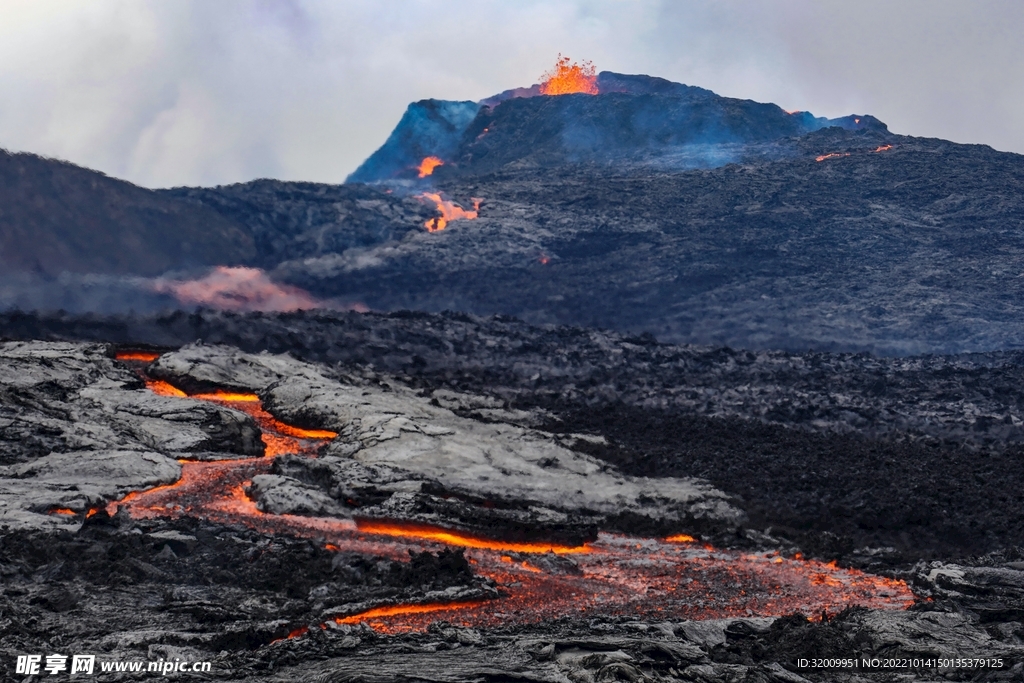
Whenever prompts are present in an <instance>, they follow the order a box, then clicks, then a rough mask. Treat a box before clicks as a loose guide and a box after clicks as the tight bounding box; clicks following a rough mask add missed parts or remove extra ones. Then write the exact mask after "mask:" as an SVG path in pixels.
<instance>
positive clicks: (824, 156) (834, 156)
mask: <svg viewBox="0 0 1024 683" xmlns="http://www.w3.org/2000/svg"><path fill="white" fill-rule="evenodd" d="M848 156H850V153H849V152H845V153H843V154H840V153H839V152H831V153H829V154H822V155H821V156H820V157H815V159H814V160H815V161H825V160H826V159H839V158H841V157H848Z"/></svg>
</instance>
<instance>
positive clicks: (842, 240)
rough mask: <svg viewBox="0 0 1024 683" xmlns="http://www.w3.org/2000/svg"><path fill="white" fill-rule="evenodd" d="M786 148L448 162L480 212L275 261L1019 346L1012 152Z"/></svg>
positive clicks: (585, 310)
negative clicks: (358, 245)
mask: <svg viewBox="0 0 1024 683" xmlns="http://www.w3.org/2000/svg"><path fill="white" fill-rule="evenodd" d="M535 99H536V98H535ZM549 99H550V98H549ZM556 99H558V98H556ZM561 99H565V98H561ZM569 99H572V98H569ZM590 100H591V101H594V100H595V98H590ZM506 105H510V106H518V103H517V102H512V101H510V102H507V103H505V104H503V105H501V106H502V107H504V106H506ZM775 144H776V143H766V146H767V147H771V146H773V145H775ZM785 154H786V155H787V158H780V159H777V160H774V161H766V160H764V159H763V158H758V159H753V160H749V161H746V162H744V163H741V164H730V165H728V166H725V167H722V168H716V169H703V170H691V171H667V170H657V169H652V168H651V167H650V165H648V164H645V163H631V164H624V165H622V166H621V167H619V168H609V167H607V166H604V165H584V164H579V165H564V164H563V165H556V166H552V167H546V166H545V167H541V168H534V169H519V170H515V171H510V170H506V171H502V172H500V173H493V174H489V175H484V176H458V177H450V178H449V179H448V180H447V181H445V183H444V187H445V190H446V191H447V193H448V196H450V197H452V198H455V199H458V200H461V201H462V202H463V204H464V205H468V201H469V198H471V197H478V198H482V200H483V201H482V203H481V205H480V210H479V218H477V219H476V220H457V221H452V222H451V223H450V224H449V225H448V227H447V228H446V229H445V230H444V231H442V232H435V233H432V234H428V233H426V232H415V231H414V232H410V233H408V234H407V236H406V238H405V239H404V240H403V241H402V242H401V243H400V244H397V245H394V244H390V245H386V246H382V247H380V248H378V249H369V250H356V251H354V252H353V253H351V254H346V255H345V257H344V258H338V257H336V256H331V257H326V258H322V259H306V260H304V261H302V262H295V263H287V262H286V263H283V264H281V265H280V266H278V268H277V270H276V276H277V277H279V278H281V279H282V280H285V281H287V282H290V283H292V284H295V285H297V286H300V287H303V288H306V289H308V290H310V291H312V292H314V293H316V294H318V295H320V296H338V297H343V298H347V299H348V300H358V301H363V302H365V303H366V305H367V306H369V307H370V308H371V309H374V310H385V311H386V310H396V309H419V310H428V311H443V310H460V311H465V312H468V313H473V314H478V315H491V314H507V315H514V316H517V317H520V318H522V319H525V320H526V321H528V322H531V323H535V324H538V323H543V324H546V323H559V324H574V325H584V326H589V327H603V328H610V329H617V330H621V331H629V332H634V333H642V332H650V333H651V334H654V335H655V336H656V337H657V338H659V339H661V340H663V341H673V342H687V343H699V344H707V343H711V344H725V345H729V346H733V347H740V348H786V349H807V348H816V349H835V350H858V351H860V350H863V351H871V352H875V353H882V354H913V353H929V352H931V353H956V352H960V351H987V350H995V349H1006V348H1021V347H1022V346H1024V326H1022V325H1021V323H1020V320H1021V313H1022V311H1021V309H1020V306H1019V302H1020V301H1022V300H1024V280H1022V279H1021V278H1019V277H1018V275H1019V274H1020V268H1019V263H1020V259H1021V257H1022V255H1024V242H1022V241H1021V240H1022V235H1024V232H1022V230H1021V227H1024V200H1022V199H1021V197H1024V157H1021V156H1019V155H1016V154H1008V153H1002V152H996V151H994V150H992V149H991V148H988V147H985V146H980V145H958V144H954V143H950V142H945V141H942V140H930V139H923V138H911V137H905V136H894V135H892V134H889V133H885V132H883V131H878V130H857V131H847V130H842V129H839V128H827V129H823V130H819V131H816V132H814V133H810V134H808V135H805V136H802V137H799V138H795V139H790V140H788V141H787V142H786V145H785ZM829 154H832V155H833V156H830V157H828V158H823V160H822V161H816V158H818V157H826V155H829ZM438 172H440V169H439V171H438ZM357 257H358V258H357Z"/></svg>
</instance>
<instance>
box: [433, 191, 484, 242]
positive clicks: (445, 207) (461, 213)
mask: <svg viewBox="0 0 1024 683" xmlns="http://www.w3.org/2000/svg"><path fill="white" fill-rule="evenodd" d="M420 196H421V197H423V198H425V199H429V200H430V201H432V202H434V205H435V206H436V207H437V210H438V212H439V213H440V214H441V215H440V216H438V217H436V218H431V219H430V220H428V221H427V222H426V223H424V227H426V229H427V232H440V231H441V230H444V229H445V227H446V226H447V225H448V222H449V221H457V220H472V219H474V218H476V217H477V216H478V215H479V211H480V201H481V200H479V199H473V210H472V211H467V210H466V209H463V208H462V207H461V206H459V205H458V204H456V203H455V202H452V201H449V200H447V199H443V198H442V197H441V195H440V194H439V193H437V192H424V193H423V194H422V195H420Z"/></svg>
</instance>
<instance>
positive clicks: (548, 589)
mask: <svg viewBox="0 0 1024 683" xmlns="http://www.w3.org/2000/svg"><path fill="white" fill-rule="evenodd" d="M538 81H539V82H538V83H536V84H534V85H531V86H528V87H519V88H514V89H510V90H507V91H505V92H502V93H499V94H497V95H494V96H492V97H488V98H486V99H483V100H480V101H449V100H439V99H428V100H421V101H419V102H414V103H412V104H410V105H409V106H408V108H407V109H406V110H405V113H404V114H402V115H401V117H400V118H399V117H398V112H396V118H399V120H398V123H397V125H396V127H395V128H394V130H393V132H392V133H391V134H390V136H388V137H387V139H386V140H384V141H383V143H382V144H381V146H380V147H379V148H378V149H377V150H376V151H375V152H373V154H371V155H370V156H369V157H368V158H367V159H366V160H365V161H364V162H363V163H362V164H361V165H360V166H359V167H358V168H357V169H356V170H355V171H354V172H353V173H352V174H351V176H350V177H349V178H348V180H347V182H345V183H344V184H340V185H328V184H318V183H311V182H285V181H279V180H269V179H263V180H253V181H251V182H246V183H239V184H233V185H221V186H217V187H175V188H172V189H161V190H150V189H145V188H142V187H139V186H137V185H133V184H130V183H128V182H125V181H121V180H118V179H116V178H112V177H109V176H107V175H103V174H100V173H98V172H96V171H91V170H89V169H86V168H81V167H78V166H75V165H72V164H70V163H66V162H61V161H56V160H53V159H50V158H46V157H42V156H35V155H33V154H28V153H8V152H0V177H2V178H3V181H2V182H0V195H2V196H0V206H2V207H3V209H2V211H0V266H2V269H0V271H2V274H0V303H2V306H0V574H2V576H3V579H4V580H3V587H2V588H3V592H2V596H3V597H2V602H0V607H2V609H0V617H2V618H0V634H2V635H0V644H2V646H3V647H2V650H3V653H4V657H5V658H6V660H5V661H4V662H3V663H2V664H0V666H3V667H6V668H5V669H4V671H5V672H10V673H9V675H8V674H5V676H4V680H12V681H15V680H16V681H34V680H41V679H42V678H43V677H45V678H46V679H47V680H49V679H50V677H51V676H54V677H55V678H53V680H63V679H60V678H57V677H58V676H60V675H66V676H68V677H69V678H71V679H73V680H77V677H82V679H83V680H85V679H89V678H90V677H95V680H104V681H115V680H116V681H121V680H151V679H152V680H156V678H155V677H156V676H159V677H161V678H162V677H163V676H165V675H166V676H172V677H173V676H180V677H182V679H184V678H188V677H193V678H194V679H195V680H223V681H268V682H269V681H363V682H373V683H377V682H386V681H387V682H390V681H400V682H401V681H404V682H414V681H415V682H423V681H431V682H439V683H440V682H454V681H494V682H497V681H536V682H547V683H566V682H592V683H597V682H605V681H653V682H662V681H702V682H709V681H710V682H718V681H722V682H734V681H758V682H764V683H799V682H802V681H849V682H851V683H853V682H855V681H861V682H862V681H896V680H900V681H904V680H905V681H915V680H921V681H937V680H952V681H960V680H962V681H967V680H971V681H1003V680H1024V626H1022V623H1024V550H1022V548H1024V517H1022V516H1021V514H1020V511H1021V510H1022V509H1024V464H1022V463H1024V356H1022V355H1021V351H1020V349H1022V348H1024V304H1022V302H1024V278H1021V277H1019V275H1020V271H1021V268H1020V261H1021V255H1022V254H1024V158H1022V157H1021V156H1020V155H1016V154H1011V153H1003V152H996V151H994V150H993V149H991V148H988V147H985V146H981V145H961V144H957V143H953V142H949V141H945V140H937V139H931V138H920V137H913V136H911V135H902V134H895V133H892V132H890V131H889V130H888V128H887V126H886V125H885V124H884V123H882V122H881V121H879V120H878V119H876V118H874V117H873V116H871V115H869V114H865V113H854V114H850V115H848V116H842V117H839V118H832V119H829V118H822V117H816V116H814V115H813V114H811V113H808V112H805V111H792V110H790V111H787V110H785V109H783V108H782V107H780V106H777V105H775V104H770V103H759V102H754V101H751V100H743V99H735V98H731V97H723V96H720V95H717V94H715V93H713V92H711V91H710V90H705V89H703V88H700V87H696V86H691V85H684V84H681V83H674V82H671V81H668V80H665V79H662V78H657V77H653V76H648V75H626V74H619V73H612V72H609V71H600V72H599V71H597V69H596V67H595V66H594V65H593V64H592V63H591V62H589V61H586V60H582V61H577V60H575V59H573V58H570V57H568V56H563V55H558V57H557V59H556V61H555V63H554V65H553V66H552V67H551V68H550V69H549V70H548V71H546V72H545V73H543V74H542V75H541V76H540V78H539V79H538ZM76 656H80V657H79V658H78V659H76ZM34 657H35V659H33V658H34ZM60 657H64V659H63V660H62V659H60ZM89 657H92V659H91V660H90V659H89ZM65 660H66V661H65ZM61 666H64V668H60V667H61ZM87 666H90V667H92V668H90V669H88V670H87V669H86V667H87ZM33 667H36V668H33ZM48 667H49V668H50V669H56V670H55V671H52V672H51V671H49V670H48ZM75 667H78V668H75ZM118 667H120V668H118ZM132 667H136V668H132ZM154 667H155V668H154ZM147 676H148V677H149V678H147Z"/></svg>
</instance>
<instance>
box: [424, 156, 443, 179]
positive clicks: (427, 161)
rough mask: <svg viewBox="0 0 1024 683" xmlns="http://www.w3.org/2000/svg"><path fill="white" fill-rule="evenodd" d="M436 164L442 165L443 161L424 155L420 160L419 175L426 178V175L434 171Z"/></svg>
mask: <svg viewBox="0 0 1024 683" xmlns="http://www.w3.org/2000/svg"><path fill="white" fill-rule="evenodd" d="M438 166H444V162H443V161H441V160H440V159H438V158H437V157H425V158H424V159H423V161H421V162H420V167H419V169H418V170H419V172H420V176H419V177H420V178H426V177H427V176H428V175H431V174H432V173H433V172H434V169H435V168H437V167H438Z"/></svg>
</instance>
